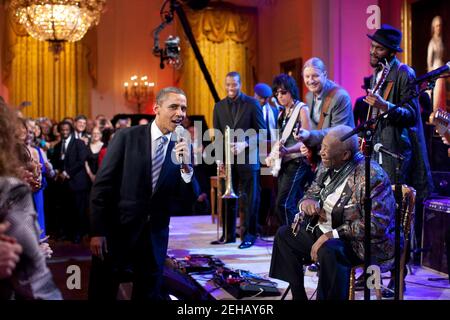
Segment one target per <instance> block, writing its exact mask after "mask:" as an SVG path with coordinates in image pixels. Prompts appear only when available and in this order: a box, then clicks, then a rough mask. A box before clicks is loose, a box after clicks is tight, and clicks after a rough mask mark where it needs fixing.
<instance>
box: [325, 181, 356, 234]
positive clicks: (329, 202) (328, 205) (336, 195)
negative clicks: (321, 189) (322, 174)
mask: <svg viewBox="0 0 450 320" xmlns="http://www.w3.org/2000/svg"><path fill="white" fill-rule="evenodd" d="M348 178H349V176H347V178H345V180H344V182H342V183H341V184H340V185H339V186H338V187H337V188H336V189H335V190H334V192H333V193H331V194H330V195H328V197H327V198H326V199H325V201H324V202H323V207H322V208H323V210H324V211H325V213H326V215H327V221H325V222H319V228H320V231H322V232H323V233H327V232H330V231H332V232H333V238H339V233H338V232H337V230H336V229H333V228H332V227H331V219H332V217H331V212H332V211H333V208H334V206H335V205H336V203H337V202H338V201H339V199H340V198H341V195H342V191H344V188H345V186H346V185H347V181H348ZM330 180H331V179H330V178H329V177H328V179H327V180H326V181H325V186H327V185H328V184H329V183H330Z"/></svg>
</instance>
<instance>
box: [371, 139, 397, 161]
mask: <svg viewBox="0 0 450 320" xmlns="http://www.w3.org/2000/svg"><path fill="white" fill-rule="evenodd" d="M373 149H374V150H375V151H376V152H381V153H384V154H387V155H388V156H390V157H392V158H394V159H397V160H401V161H403V160H404V159H405V157H404V156H402V155H401V154H398V153H395V152H392V151H389V150H388V149H386V148H385V147H383V145H382V144H381V143H377V144H376V145H374V146H373Z"/></svg>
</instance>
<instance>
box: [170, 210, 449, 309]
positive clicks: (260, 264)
mask: <svg viewBox="0 0 450 320" xmlns="http://www.w3.org/2000/svg"><path fill="white" fill-rule="evenodd" d="M216 239H217V225H216V224H213V223H211V216H207V215H205V216H179V217H172V219H171V224H170V240H169V250H168V255H169V256H172V257H174V258H184V257H185V256H187V255H190V254H205V255H214V256H215V257H217V258H219V259H220V260H222V262H224V263H225V265H226V266H227V267H229V268H232V269H241V270H248V271H250V272H252V273H254V274H257V275H259V276H261V277H263V278H267V279H270V280H272V281H275V282H277V284H278V290H279V292H280V295H279V296H271V297H261V296H253V297H245V298H243V299H252V300H263V299H265V300H273V299H275V300H279V299H280V298H281V295H282V294H283V293H284V291H285V290H286V288H287V286H288V284H287V283H286V282H284V281H279V280H276V279H271V278H269V277H268V273H269V266H270V259H271V254H272V241H273V237H270V238H258V239H257V241H256V243H255V245H254V246H253V247H251V248H248V249H238V248H237V246H238V245H239V243H240V239H239V238H238V239H237V241H236V243H230V244H224V245H211V244H210V242H211V241H212V240H216ZM384 276H386V277H388V276H389V273H388V274H385V275H383V278H384ZM445 277H446V275H443V274H439V273H437V272H435V271H433V270H429V269H425V268H422V267H419V266H411V267H410V272H409V274H408V276H407V277H406V291H405V300H450V284H449V281H448V277H447V278H445ZM195 278H196V281H197V282H198V283H199V284H200V285H201V287H202V288H203V289H204V290H205V291H206V292H208V293H209V294H210V295H211V296H212V297H213V298H214V299H217V300H233V299H235V298H234V296H233V295H231V294H230V293H229V292H227V291H226V290H224V289H221V288H220V287H218V286H217V284H215V283H214V281H212V280H209V279H211V278H212V275H210V276H209V275H205V274H204V275H197V276H195ZM317 281H318V278H317V276H316V273H315V272H311V271H307V272H306V275H305V286H306V290H307V294H308V296H309V297H310V298H311V299H315V295H314V294H315V289H316V286H317ZM388 281H389V280H388V279H384V280H383V282H384V284H385V285H387V283H388ZM290 299H291V296H290V293H289V294H288V295H287V296H286V300H290ZM356 299H363V292H362V291H357V292H356ZM374 299H375V296H374Z"/></svg>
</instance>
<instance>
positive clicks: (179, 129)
mask: <svg viewBox="0 0 450 320" xmlns="http://www.w3.org/2000/svg"><path fill="white" fill-rule="evenodd" d="M175 135H176V136H177V143H179V142H181V141H182V140H183V137H184V127H183V126H181V125H178V126H176V128H175ZM177 157H178V162H180V163H181V164H183V154H177Z"/></svg>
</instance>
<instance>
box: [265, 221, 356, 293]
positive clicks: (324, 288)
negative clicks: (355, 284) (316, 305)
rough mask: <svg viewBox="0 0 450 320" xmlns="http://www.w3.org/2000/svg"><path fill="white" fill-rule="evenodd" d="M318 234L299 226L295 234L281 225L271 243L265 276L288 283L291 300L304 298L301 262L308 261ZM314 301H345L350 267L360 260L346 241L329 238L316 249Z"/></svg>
mask: <svg viewBox="0 0 450 320" xmlns="http://www.w3.org/2000/svg"><path fill="white" fill-rule="evenodd" d="M321 235H322V232H321V231H320V229H319V228H315V230H314V233H310V232H307V231H306V230H305V229H304V228H301V230H300V231H299V233H298V234H297V236H296V237H294V235H293V234H292V231H291V228H290V227H287V226H282V227H281V228H280V229H279V230H278V232H277V234H276V235H275V240H274V244H273V251H272V260H271V265H270V273H269V276H270V277H272V278H276V279H280V280H283V281H286V282H289V284H290V286H291V290H292V297H293V299H294V300H306V299H307V295H306V291H305V287H304V280H303V277H304V274H303V265H305V264H310V263H311V248H312V246H313V245H314V243H315V242H316V240H317V239H318V238H319V237H320V236H321ZM318 263H319V265H320V267H319V273H318V275H319V283H318V286H317V299H318V300H346V299H347V298H348V291H349V280H350V271H351V268H352V266H355V265H358V264H360V263H362V261H361V260H360V259H359V258H358V257H357V256H356V255H355V254H354V252H353V250H352V248H351V246H350V244H349V243H347V242H345V241H342V240H340V239H329V240H328V241H326V242H325V243H324V244H323V245H322V247H321V248H320V249H319V251H318Z"/></svg>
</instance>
